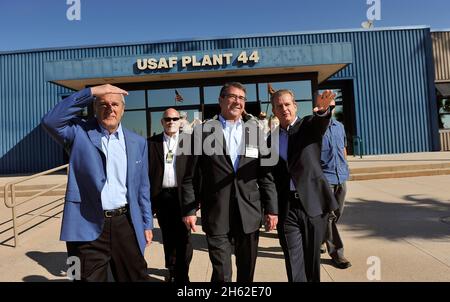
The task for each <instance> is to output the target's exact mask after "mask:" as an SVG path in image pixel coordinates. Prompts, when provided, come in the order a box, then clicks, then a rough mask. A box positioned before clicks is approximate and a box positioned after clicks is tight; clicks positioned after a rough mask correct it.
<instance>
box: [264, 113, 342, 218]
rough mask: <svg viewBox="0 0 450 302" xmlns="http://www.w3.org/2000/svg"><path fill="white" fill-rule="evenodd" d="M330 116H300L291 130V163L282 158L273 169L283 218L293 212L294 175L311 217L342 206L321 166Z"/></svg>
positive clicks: (289, 143)
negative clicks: (323, 143) (291, 191)
mask: <svg viewBox="0 0 450 302" xmlns="http://www.w3.org/2000/svg"><path fill="white" fill-rule="evenodd" d="M330 116H331V115H329V116H327V117H319V116H317V115H310V116H306V117H304V118H303V119H297V121H296V123H295V124H294V125H293V126H292V127H290V129H289V131H288V137H289V139H288V164H286V161H284V160H283V159H282V158H281V157H280V158H279V161H278V164H277V165H276V166H275V167H274V169H273V175H274V178H275V183H276V186H277V193H278V202H279V210H280V217H279V219H280V221H283V220H284V219H285V218H286V215H287V214H288V211H289V204H288V200H289V195H288V194H289V192H290V179H291V178H292V179H293V180H294V183H295V185H296V190H297V193H298V194H299V196H300V200H301V203H302V206H303V209H304V210H305V212H306V214H307V215H308V216H310V217H315V216H318V215H322V214H324V213H328V212H330V211H333V210H335V209H337V208H338V204H337V202H336V199H335V198H334V195H333V194H332V192H331V190H330V186H329V184H328V181H327V179H326V178H325V176H324V174H323V172H322V167H321V165H320V154H321V147H322V137H323V135H324V133H325V131H326V129H327V127H328V124H329V121H330ZM269 141H270V137H269ZM272 143H273V142H272Z"/></svg>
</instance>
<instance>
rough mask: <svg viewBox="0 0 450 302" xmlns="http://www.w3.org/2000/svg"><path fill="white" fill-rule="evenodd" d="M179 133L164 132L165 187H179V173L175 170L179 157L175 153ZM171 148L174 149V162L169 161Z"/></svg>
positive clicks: (163, 184) (163, 185)
mask: <svg viewBox="0 0 450 302" xmlns="http://www.w3.org/2000/svg"><path fill="white" fill-rule="evenodd" d="M178 134H179V132H177V133H176V134H175V135H173V136H172V137H171V136H168V135H167V134H166V133H164V135H163V136H164V137H163V146H164V176H163V182H162V187H163V188H174V187H177V186H178V184H177V175H176V172H175V167H176V161H177V157H176V156H175V154H176V153H177V148H178ZM169 150H171V151H172V157H173V159H172V162H171V163H168V162H167V154H168V153H169Z"/></svg>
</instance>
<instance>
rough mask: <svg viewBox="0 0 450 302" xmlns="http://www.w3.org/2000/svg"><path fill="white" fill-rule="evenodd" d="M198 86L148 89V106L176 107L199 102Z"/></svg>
mask: <svg viewBox="0 0 450 302" xmlns="http://www.w3.org/2000/svg"><path fill="white" fill-rule="evenodd" d="M199 91H200V90H199V88H198V87H188V88H176V89H175V88H170V89H155V90H148V106H149V107H176V106H184V105H198V104H200V92H199Z"/></svg>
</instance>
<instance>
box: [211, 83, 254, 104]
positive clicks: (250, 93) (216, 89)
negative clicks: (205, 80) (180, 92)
mask: <svg viewBox="0 0 450 302" xmlns="http://www.w3.org/2000/svg"><path fill="white" fill-rule="evenodd" d="M222 86H223V85H220V86H207V87H205V88H204V97H205V104H218V103H219V94H220V89H222ZM244 86H245V89H246V91H247V93H246V98H247V102H256V101H257V100H256V84H244Z"/></svg>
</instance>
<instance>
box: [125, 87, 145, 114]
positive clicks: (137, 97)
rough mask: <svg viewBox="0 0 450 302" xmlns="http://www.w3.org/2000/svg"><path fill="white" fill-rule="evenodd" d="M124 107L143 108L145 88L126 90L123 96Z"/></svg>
mask: <svg viewBox="0 0 450 302" xmlns="http://www.w3.org/2000/svg"><path fill="white" fill-rule="evenodd" d="M125 109H126V110H128V109H145V90H132V91H128V95H127V96H125Z"/></svg>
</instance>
